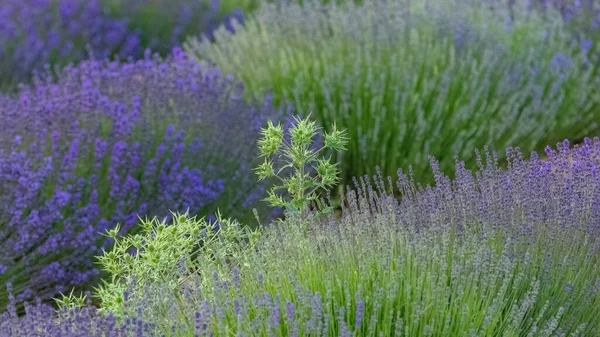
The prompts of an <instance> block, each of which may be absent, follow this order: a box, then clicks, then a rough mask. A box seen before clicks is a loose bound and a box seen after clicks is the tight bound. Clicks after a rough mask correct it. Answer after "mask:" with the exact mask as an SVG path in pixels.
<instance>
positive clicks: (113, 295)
mask: <svg viewBox="0 0 600 337" xmlns="http://www.w3.org/2000/svg"><path fill="white" fill-rule="evenodd" d="M140 227H141V229H142V232H141V233H139V234H135V235H128V236H125V237H122V238H120V237H119V235H118V233H119V226H118V225H117V226H116V227H115V228H113V229H110V230H107V231H106V234H103V235H106V236H107V237H110V238H112V239H113V240H114V245H113V247H112V248H111V250H109V251H103V253H102V254H101V255H100V256H98V257H97V259H98V261H99V263H100V265H101V266H102V269H103V270H105V271H107V272H108V273H109V274H110V277H109V278H108V279H106V280H103V282H102V284H100V286H98V287H96V288H95V289H94V293H93V295H94V297H95V298H97V299H99V300H100V301H101V303H102V307H101V308H100V312H102V313H105V314H107V313H108V312H109V311H110V312H112V313H113V314H114V315H116V316H117V317H122V316H123V314H124V312H125V309H126V308H125V307H126V305H134V304H136V305H137V304H139V303H141V301H142V300H143V299H151V301H152V303H153V306H152V310H154V311H152V310H150V308H149V309H148V311H152V315H155V314H157V313H158V316H160V317H163V316H164V317H166V312H167V311H168V308H169V307H170V305H171V304H172V303H167V302H164V294H161V292H162V291H168V292H169V293H172V294H173V296H174V298H175V300H176V301H178V303H177V304H178V305H179V306H180V308H183V297H184V295H183V293H184V290H185V287H186V286H189V285H190V284H192V283H193V280H192V279H193V278H194V277H196V276H199V280H200V282H201V283H205V282H207V281H206V280H207V279H210V277H211V275H208V274H207V270H209V271H214V270H217V271H219V272H225V271H227V270H229V268H230V267H231V265H232V264H233V265H235V266H236V267H238V268H240V269H244V268H245V263H244V257H245V256H247V255H248V252H250V251H254V249H255V246H256V244H257V243H258V241H259V239H260V232H259V231H258V230H252V229H250V228H248V227H246V226H242V225H241V224H240V223H239V222H237V221H235V220H233V219H227V218H224V217H222V215H221V214H220V212H218V211H217V214H216V220H215V221H207V220H206V219H205V218H196V217H192V216H190V215H189V214H188V213H185V214H179V213H172V223H171V224H168V223H167V222H165V221H160V220H159V219H157V218H153V219H150V220H149V219H146V220H140ZM128 289H129V290H128ZM126 292H127V295H126ZM125 297H127V299H126V298H125ZM86 300H87V296H81V297H75V296H73V294H72V293H71V294H70V295H68V296H66V295H62V298H60V299H56V300H55V302H56V303H57V304H58V306H59V308H67V309H69V308H74V307H82V306H83V305H84V303H86ZM147 314H148V315H149V316H148V317H153V316H152V315H151V313H150V312H148V313H147ZM180 314H181V318H182V319H185V314H184V313H183V312H181V313H180ZM165 324H166V323H165Z"/></svg>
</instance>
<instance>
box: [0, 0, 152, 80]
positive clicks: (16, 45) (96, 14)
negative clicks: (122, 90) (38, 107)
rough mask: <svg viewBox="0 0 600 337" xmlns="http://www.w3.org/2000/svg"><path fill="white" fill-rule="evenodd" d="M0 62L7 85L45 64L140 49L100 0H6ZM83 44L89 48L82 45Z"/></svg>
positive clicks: (124, 23)
mask: <svg viewBox="0 0 600 337" xmlns="http://www.w3.org/2000/svg"><path fill="white" fill-rule="evenodd" d="M0 22H2V24H1V25H0V45H2V46H3V48H2V50H1V51H0V61H1V62H0V64H2V69H0V73H2V77H3V82H2V84H1V85H0V86H2V87H4V89H8V88H10V87H12V86H13V85H15V84H17V83H18V82H24V81H25V82H26V81H28V80H29V79H30V78H31V75H32V72H39V71H43V70H44V66H45V65H46V64H48V63H49V64H58V65H65V64H67V63H68V62H72V61H80V60H82V59H83V58H85V57H86V56H88V53H89V52H91V54H92V55H91V56H93V57H96V58H105V57H108V56H110V55H112V54H113V53H115V52H116V51H118V50H120V49H121V50H123V49H125V48H126V47H128V48H129V49H128V50H127V51H128V52H129V54H128V55H136V54H140V53H141V51H142V50H143V49H142V48H141V45H140V44H139V38H137V40H138V41H137V43H134V44H133V45H131V44H130V45H127V42H129V41H135V40H136V33H135V32H130V31H129V30H128V27H127V21H126V20H123V19H117V18H112V17H110V16H108V15H106V14H105V13H104V11H103V10H102V8H101V4H100V0H91V1H82V0H60V1H38V0H24V1H17V0H7V1H3V3H2V10H0ZM86 46H87V47H89V48H88V50H86Z"/></svg>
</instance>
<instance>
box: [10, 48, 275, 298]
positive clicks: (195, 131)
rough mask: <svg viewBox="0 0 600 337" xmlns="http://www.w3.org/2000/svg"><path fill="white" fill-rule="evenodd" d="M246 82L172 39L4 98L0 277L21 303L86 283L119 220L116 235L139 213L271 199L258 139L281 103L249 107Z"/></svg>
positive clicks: (240, 207)
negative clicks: (141, 54)
mask: <svg viewBox="0 0 600 337" xmlns="http://www.w3.org/2000/svg"><path fill="white" fill-rule="evenodd" d="M241 89H242V88H241V87H240V86H239V85H237V84H235V83H233V82H232V81H231V80H230V79H229V78H221V77H220V75H219V73H218V71H216V70H206V71H205V70H204V69H201V68H200V66H198V65H196V64H195V63H194V62H193V61H192V60H189V59H188V58H187V56H186V55H185V54H184V53H182V52H181V51H180V50H178V49H176V50H175V51H174V52H173V54H172V55H171V56H170V57H168V58H167V59H165V60H162V59H160V57H159V56H158V55H151V54H150V53H149V52H147V53H146V54H145V58H144V59H143V60H139V61H131V62H129V63H125V64H121V63H119V62H109V61H105V62H100V61H86V62H83V63H81V64H80V65H78V66H71V67H67V68H65V69H64V71H62V72H61V73H60V74H59V79H58V81H57V82H55V83H54V82H51V81H46V80H43V79H37V80H36V83H35V85H33V86H31V87H27V88H23V89H22V90H20V92H19V95H18V97H16V98H9V97H0V124H1V125H2V126H3V129H4V131H3V132H2V134H1V135H0V245H1V247H2V249H0V252H1V254H0V283H1V284H4V283H5V282H7V281H12V282H13V284H14V286H15V294H16V296H17V300H18V301H19V302H20V301H22V300H25V299H27V298H31V297H32V296H39V297H40V298H42V299H47V298H49V297H51V296H54V295H56V294H57V293H58V292H62V291H66V290H68V289H69V288H70V287H72V286H77V285H82V284H85V283H86V282H89V281H90V280H91V279H92V277H93V276H94V275H96V274H98V271H97V270H96V269H95V268H94V265H93V264H92V262H93V256H94V255H98V254H99V250H98V248H100V247H106V246H107V244H109V243H110V241H105V240H104V239H105V238H104V237H102V236H101V235H99V234H98V233H99V232H104V231H105V230H106V229H108V228H112V227H114V226H115V225H117V223H119V224H121V225H122V231H121V233H120V234H121V235H122V234H124V233H126V232H127V231H128V230H129V228H131V227H132V225H134V223H136V222H137V220H138V216H141V217H145V216H149V217H154V216H160V217H164V216H168V215H169V214H170V212H169V211H182V212H185V211H186V210H189V212H190V214H198V213H202V214H210V213H211V212H214V211H215V210H216V207H219V208H220V209H221V210H222V212H223V214H226V215H227V216H228V217H229V216H230V217H234V218H238V219H240V220H241V221H247V220H249V219H253V215H252V212H251V208H252V207H257V208H259V209H260V207H262V208H264V207H266V205H263V204H264V203H262V202H259V200H258V199H259V198H260V197H261V193H262V191H263V190H264V188H265V186H264V185H261V184H258V183H256V179H255V177H254V172H253V171H252V168H253V167H254V166H255V165H256V160H257V150H256V145H255V144H256V139H257V137H258V136H259V130H260V128H261V127H262V126H263V124H264V122H265V121H266V120H267V119H272V120H278V119H279V118H280V116H281V115H282V111H280V110H279V109H276V108H274V107H273V106H272V104H271V101H270V99H269V97H267V99H266V100H265V101H264V103H263V105H262V106H261V107H260V108H254V107H252V106H249V105H248V104H247V103H246V102H245V101H243V100H242V99H241ZM260 214H262V215H268V214H269V213H268V212H266V211H265V212H262V213H260ZM246 216H247V217H246ZM109 240H110V239H109ZM6 299H7V298H6V296H5V295H4V294H2V295H0V305H1V303H5V302H6Z"/></svg>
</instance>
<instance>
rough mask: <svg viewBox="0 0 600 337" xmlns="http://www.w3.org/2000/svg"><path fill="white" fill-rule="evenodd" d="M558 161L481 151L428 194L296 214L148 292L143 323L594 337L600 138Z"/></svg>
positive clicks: (381, 189) (381, 194)
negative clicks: (229, 254) (220, 258)
mask: <svg viewBox="0 0 600 337" xmlns="http://www.w3.org/2000/svg"><path fill="white" fill-rule="evenodd" d="M546 153H547V155H548V158H549V159H548V160H547V161H544V160H540V159H539V158H538V156H537V154H535V153H532V155H531V158H530V159H529V160H525V159H523V155H522V154H521V152H520V151H519V149H511V148H509V149H508V150H507V156H506V157H507V158H508V160H507V161H508V169H506V170H505V169H502V168H500V167H499V163H498V161H497V155H496V154H490V153H488V152H486V155H485V157H482V156H480V155H479V153H478V152H477V155H476V158H477V163H478V166H479V169H478V170H477V171H476V172H475V173H473V172H472V171H470V170H468V169H467V168H466V167H465V164H464V162H460V161H457V162H456V172H457V173H456V178H455V179H450V178H449V177H447V176H445V175H444V174H442V173H441V172H440V171H439V166H438V163H437V161H435V160H434V159H432V160H431V164H432V167H433V172H434V175H435V180H436V184H435V185H434V186H427V187H421V186H419V185H418V184H417V183H416V182H415V181H414V180H413V179H412V178H411V177H410V176H409V175H406V174H404V173H402V171H399V172H398V177H397V180H396V183H395V184H394V182H393V180H392V178H391V177H390V178H388V179H384V178H383V177H382V176H381V175H376V176H374V177H372V179H371V178H369V177H362V178H361V179H358V180H356V181H355V186H354V187H353V188H352V189H349V190H348V192H347V193H346V195H345V198H344V210H343V216H342V218H338V217H335V216H333V215H331V214H330V215H328V216H326V217H323V216H317V213H316V212H309V213H308V217H307V214H306V213H305V214H304V216H302V217H299V216H297V215H298V213H292V214H290V216H289V217H288V218H287V219H286V220H285V222H278V223H274V224H273V226H270V227H268V228H264V229H263V230H262V235H261V236H260V239H259V240H258V241H257V242H256V247H257V248H258V249H257V250H255V251H254V253H247V254H241V255H240V256H239V257H238V258H236V259H235V263H231V264H228V265H226V266H228V268H225V269H224V270H223V268H221V269H219V270H217V269H212V270H214V272H213V273H212V274H211V273H210V272H209V270H211V269H210V268H209V267H208V266H207V267H206V268H205V269H203V270H202V271H201V272H200V273H193V275H191V276H190V277H189V279H190V282H187V283H179V284H180V285H181V287H182V288H183V290H179V292H178V295H177V296H174V295H173V294H174V293H173V292H169V291H165V290H168V289H165V286H166V285H167V284H168V283H167V282H164V283H162V284H160V283H159V284H155V285H154V286H148V285H146V288H144V290H141V288H140V289H136V288H129V289H128V288H125V289H124V290H123V294H124V295H125V298H127V296H128V294H129V293H130V291H131V292H133V291H137V292H140V291H142V292H143V293H145V294H148V295H147V296H148V297H147V298H146V301H144V302H143V303H144V305H143V310H142V309H140V310H139V317H140V319H141V320H142V321H144V320H146V319H148V318H149V319H150V320H151V321H152V324H153V325H154V326H155V327H156V329H157V331H158V333H162V334H164V335H165V336H201V335H202V336H209V335H214V336H225V335H232V334H235V335H238V336H381V335H383V336H461V335H469V336H532V337H533V336H536V337H537V336H557V335H558V336H595V335H598V333H600V322H599V321H598V320H597V319H596V318H597V317H598V316H599V315H600V306H598V301H599V300H600V294H599V290H600V259H599V257H600V255H599V253H600V241H598V238H599V234H600V225H599V224H600V217H599V215H600V212H599V208H598V202H599V200H598V195H599V194H598V193H597V192H598V190H600V184H599V182H600V180H599V179H598V176H597V175H598V172H597V167H598V165H599V164H600V161H599V160H600V139H598V138H595V139H594V140H590V139H586V140H585V142H584V143H583V144H582V145H581V146H575V147H574V148H573V149H571V148H570V147H569V144H568V142H566V141H565V142H564V143H559V144H558V145H557V150H553V149H550V148H547V150H546ZM393 189H397V190H399V191H400V192H401V194H402V199H401V200H400V201H398V200H397V199H396V198H395V197H394V194H393V192H392V190H393ZM307 220H308V221H309V223H310V227H311V230H310V231H309V232H308V233H306V232H305V231H304V230H303V229H302V226H300V224H303V223H305V222H306V221H307ZM189 222H190V223H193V222H194V221H193V220H190V221H189ZM179 223H180V224H181V223H186V220H185V219H184V220H182V221H180V222H179ZM167 228H168V227H165V228H164V229H163V231H165V230H167ZM155 229H156V228H155ZM173 231H175V229H173ZM190 235H193V233H192V232H190ZM164 237H167V236H166V235H165V236H163V238H164ZM181 237H183V236H181ZM156 238H157V239H156V240H153V243H152V245H156V244H158V243H159V241H163V240H162V239H158V236H156ZM126 240H128V239H127V238H126ZM164 243H165V244H166V242H164ZM142 249H144V248H143V247H142ZM150 253H151V252H150ZM150 253H149V254H150ZM126 264H127V265H135V262H134V261H133V259H132V261H130V262H129V263H126ZM221 266H223V265H221ZM213 268H214V267H213ZM182 270H185V268H182ZM188 271H189V270H188ZM182 275H184V274H182ZM167 281H168V280H167ZM171 281H175V280H171ZM159 294H160V295H162V297H160V298H161V300H160V301H156V298H158V297H155V296H156V295H159ZM167 294H171V295H167ZM126 303H127V302H126ZM138 303H139V302H133V303H132V308H136V307H140V308H142V306H138ZM159 303H160V304H159ZM159 309H160V310H159Z"/></svg>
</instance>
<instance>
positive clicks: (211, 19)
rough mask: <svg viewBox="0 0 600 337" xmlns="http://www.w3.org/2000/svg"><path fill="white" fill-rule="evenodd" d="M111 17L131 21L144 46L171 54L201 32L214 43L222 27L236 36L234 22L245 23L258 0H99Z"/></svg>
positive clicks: (129, 24) (133, 29)
mask: <svg viewBox="0 0 600 337" xmlns="http://www.w3.org/2000/svg"><path fill="white" fill-rule="evenodd" d="M100 1H101V3H102V4H103V6H105V7H106V8H108V10H109V13H110V15H111V17H115V18H121V19H123V20H127V21H128V26H129V29H130V31H139V33H140V40H141V44H142V45H143V46H144V47H146V48H150V49H152V50H153V51H155V52H159V53H161V55H162V54H168V53H169V52H170V51H171V49H172V48H174V47H176V46H178V45H180V44H181V42H182V41H183V40H184V39H185V38H186V37H187V36H189V35H192V34H194V35H197V34H198V32H202V33H203V34H204V35H205V37H206V38H208V39H211V38H212V33H213V31H214V30H215V29H216V28H217V27H219V26H220V25H224V27H225V29H227V30H229V31H230V32H233V26H232V24H231V23H232V20H236V21H237V22H238V23H241V22H243V16H242V13H244V12H246V11H250V10H253V9H254V8H255V7H256V6H257V5H258V4H257V1H255V0H243V1H237V0H235V1H232V0H196V1H190V0H100Z"/></svg>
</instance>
